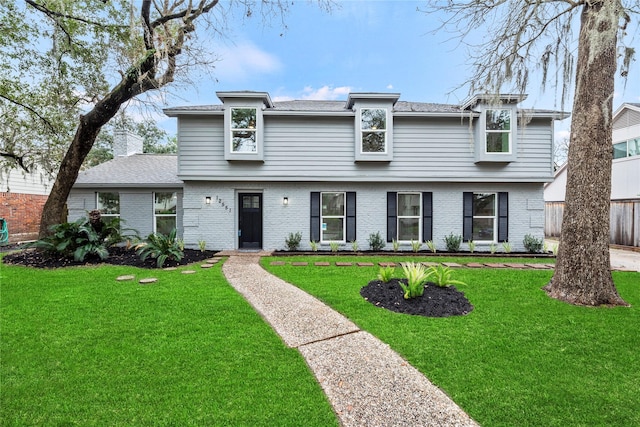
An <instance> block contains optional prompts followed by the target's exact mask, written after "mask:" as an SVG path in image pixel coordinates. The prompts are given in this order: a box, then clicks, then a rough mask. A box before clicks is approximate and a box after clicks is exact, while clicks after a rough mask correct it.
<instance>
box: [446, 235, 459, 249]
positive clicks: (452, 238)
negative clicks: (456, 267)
mask: <svg viewBox="0 0 640 427" xmlns="http://www.w3.org/2000/svg"><path fill="white" fill-rule="evenodd" d="M444 243H445V244H446V246H447V251H449V252H460V244H461V243H462V236H461V235H459V234H453V233H451V234H449V235H448V236H445V238H444Z"/></svg>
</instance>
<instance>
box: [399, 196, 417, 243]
mask: <svg viewBox="0 0 640 427" xmlns="http://www.w3.org/2000/svg"><path fill="white" fill-rule="evenodd" d="M401 195H417V196H418V200H419V201H420V212H419V213H418V215H417V216H416V215H400V196H401ZM422 209H423V206H422V193H419V192H414V191H408V192H400V191H399V192H398V193H397V194H396V212H397V216H396V238H398V236H399V235H400V219H403V218H416V217H417V218H418V239H417V241H418V242H420V243H423V242H422ZM412 241H414V242H415V241H416V240H398V242H399V243H411V242H412Z"/></svg>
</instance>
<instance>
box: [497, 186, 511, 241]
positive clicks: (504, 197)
mask: <svg viewBox="0 0 640 427" xmlns="http://www.w3.org/2000/svg"><path fill="white" fill-rule="evenodd" d="M507 240H509V193H505V192H503V193H498V242H506V241H507Z"/></svg>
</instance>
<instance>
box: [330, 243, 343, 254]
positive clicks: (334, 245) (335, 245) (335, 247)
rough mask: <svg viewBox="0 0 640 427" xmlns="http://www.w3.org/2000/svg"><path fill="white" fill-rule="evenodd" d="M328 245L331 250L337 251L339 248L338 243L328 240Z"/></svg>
mask: <svg viewBox="0 0 640 427" xmlns="http://www.w3.org/2000/svg"><path fill="white" fill-rule="evenodd" d="M329 247H330V248H331V252H338V249H340V243H338V242H329Z"/></svg>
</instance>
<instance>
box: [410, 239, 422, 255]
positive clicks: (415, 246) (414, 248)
mask: <svg viewBox="0 0 640 427" xmlns="http://www.w3.org/2000/svg"><path fill="white" fill-rule="evenodd" d="M421 247H422V242H414V241H413V240H412V241H411V250H412V251H413V252H416V253H417V252H418V251H419V250H420V248H421Z"/></svg>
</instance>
